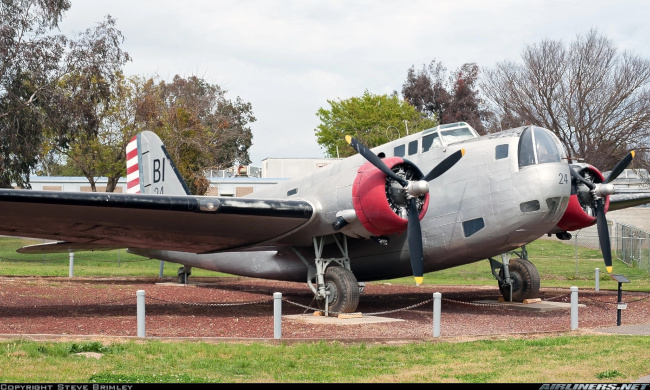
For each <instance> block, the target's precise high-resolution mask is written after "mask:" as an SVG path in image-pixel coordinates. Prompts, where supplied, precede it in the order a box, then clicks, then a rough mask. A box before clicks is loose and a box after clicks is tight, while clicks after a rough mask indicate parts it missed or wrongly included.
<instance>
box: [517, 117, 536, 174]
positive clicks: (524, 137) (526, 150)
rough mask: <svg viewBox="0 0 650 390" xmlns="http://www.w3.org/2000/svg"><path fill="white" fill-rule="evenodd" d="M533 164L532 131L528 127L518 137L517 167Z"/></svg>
mask: <svg viewBox="0 0 650 390" xmlns="http://www.w3.org/2000/svg"><path fill="white" fill-rule="evenodd" d="M533 164H535V150H534V149H533V131H532V129H531V128H530V127H529V128H527V129H526V130H524V132H523V133H522V134H521V136H520V137H519V168H521V167H525V166H528V165H533Z"/></svg>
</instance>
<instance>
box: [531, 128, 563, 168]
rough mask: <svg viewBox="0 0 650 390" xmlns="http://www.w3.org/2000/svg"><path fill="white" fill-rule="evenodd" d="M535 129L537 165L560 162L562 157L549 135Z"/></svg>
mask: <svg viewBox="0 0 650 390" xmlns="http://www.w3.org/2000/svg"><path fill="white" fill-rule="evenodd" d="M534 129H535V147H536V149H537V150H536V151H537V161H538V163H539V164H544V163H549V162H559V161H562V157H561V156H560V153H559V152H558V150H557V147H556V146H555V142H554V141H553V138H551V135H550V134H549V133H548V132H547V131H545V130H543V129H540V128H537V127H536V128H534Z"/></svg>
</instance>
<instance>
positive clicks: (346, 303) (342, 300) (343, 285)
mask: <svg viewBox="0 0 650 390" xmlns="http://www.w3.org/2000/svg"><path fill="white" fill-rule="evenodd" d="M325 289H326V290H327V291H329V293H330V294H329V308H328V310H329V311H331V312H334V313H352V312H354V311H355V310H357V306H358V305H359V284H358V283H357V278H356V277H355V276H354V274H353V273H352V271H349V270H347V269H345V268H343V267H338V266H332V267H327V269H326V270H325ZM321 305H322V308H324V307H325V299H322V300H321Z"/></svg>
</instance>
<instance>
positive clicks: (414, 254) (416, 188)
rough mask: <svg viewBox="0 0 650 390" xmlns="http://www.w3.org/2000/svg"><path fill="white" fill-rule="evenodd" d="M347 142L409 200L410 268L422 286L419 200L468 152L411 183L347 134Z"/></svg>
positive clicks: (446, 159)
mask: <svg viewBox="0 0 650 390" xmlns="http://www.w3.org/2000/svg"><path fill="white" fill-rule="evenodd" d="M345 140H346V141H347V142H348V143H349V144H350V146H352V147H353V148H354V150H356V151H357V152H359V154H360V155H362V156H363V157H364V158H365V159H366V160H368V162H370V163H371V164H372V165H374V166H375V167H376V168H377V169H379V170H380V171H382V172H383V173H384V174H385V175H386V176H388V177H390V178H391V179H393V180H395V181H396V182H398V183H399V184H400V185H401V186H402V189H403V191H404V192H405V194H406V197H407V199H408V208H407V212H408V213H407V214H408V224H407V239H408V245H409V255H410V258H411V269H412V270H413V277H414V278H415V283H417V284H422V282H423V280H424V278H423V274H424V249H423V246H422V229H421V227H420V218H419V213H418V203H417V198H418V197H419V196H420V195H424V194H426V193H427V192H429V184H428V182H429V181H431V180H433V179H435V178H437V177H439V176H440V175H442V174H443V173H445V172H447V171H448V170H449V169H450V168H451V167H453V166H454V165H455V164H456V163H457V162H458V161H460V159H461V158H462V157H463V155H464V154H465V149H461V150H458V151H456V152H454V153H452V154H451V155H449V156H448V157H447V158H445V159H444V160H442V161H441V162H440V163H439V164H438V165H436V166H435V167H434V168H433V169H432V170H431V171H430V172H429V173H427V174H426V175H425V176H424V177H423V178H422V179H421V180H417V181H409V180H406V179H405V178H404V177H402V176H400V175H398V174H396V173H395V172H393V171H392V170H391V169H390V168H389V167H388V165H386V164H385V163H384V162H383V161H382V159H381V158H379V157H378V156H377V155H376V154H374V153H373V152H372V151H371V150H370V149H368V148H367V147H366V146H365V145H363V144H362V143H361V142H359V141H358V140H356V139H355V138H353V137H351V136H349V135H346V136H345Z"/></svg>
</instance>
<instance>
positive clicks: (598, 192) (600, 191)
mask: <svg viewBox="0 0 650 390" xmlns="http://www.w3.org/2000/svg"><path fill="white" fill-rule="evenodd" d="M633 158H634V151H631V152H630V153H628V154H627V155H626V156H625V157H624V158H623V159H622V160H621V161H619V162H618V164H616V166H615V167H614V169H612V171H611V172H610V173H609V175H608V176H607V178H606V179H605V181H604V182H603V183H601V184H594V183H593V182H592V181H591V180H587V179H586V178H584V177H582V176H581V175H580V174H579V173H578V172H576V171H575V170H574V169H573V168H571V166H570V165H569V170H570V171H571V176H573V177H574V178H575V179H576V180H577V181H579V182H581V183H583V184H584V185H586V186H587V187H588V188H589V192H590V194H591V198H592V202H593V203H594V206H595V208H596V227H597V229H598V241H599V242H600V250H601V251H602V253H603V260H604V261H605V268H607V272H608V273H610V274H611V273H612V248H611V243H610V241H609V229H608V228H607V218H606V217H605V205H604V202H603V196H606V195H611V194H613V193H614V187H613V186H612V185H611V182H612V181H614V180H615V179H616V178H617V177H618V175H620V174H621V173H622V172H623V170H625V168H627V166H628V165H630V163H631V162H632V159H633Z"/></svg>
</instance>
